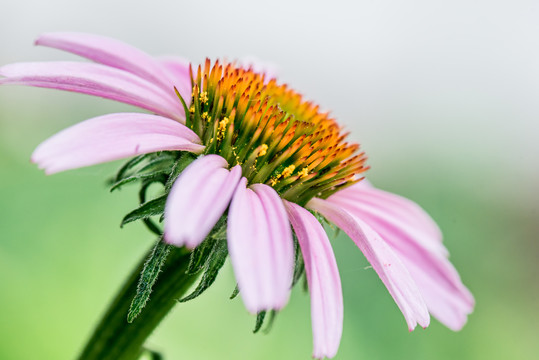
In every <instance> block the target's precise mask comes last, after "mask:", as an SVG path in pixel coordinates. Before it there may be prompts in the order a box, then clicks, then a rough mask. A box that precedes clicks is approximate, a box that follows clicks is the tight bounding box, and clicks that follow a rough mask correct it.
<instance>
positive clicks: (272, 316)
mask: <svg viewBox="0 0 539 360" xmlns="http://www.w3.org/2000/svg"><path fill="white" fill-rule="evenodd" d="M276 316H277V311H275V310H271V311H270V318H269V320H268V322H267V324H266V328H265V329H264V334H268V333H269V332H270V331H271V328H272V327H273V323H274V322H275V317H276Z"/></svg>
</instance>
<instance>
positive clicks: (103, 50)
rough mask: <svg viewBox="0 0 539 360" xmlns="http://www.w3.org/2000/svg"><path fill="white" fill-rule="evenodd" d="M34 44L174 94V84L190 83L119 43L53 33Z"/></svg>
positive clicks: (105, 39)
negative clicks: (105, 66) (59, 51)
mask: <svg viewBox="0 0 539 360" xmlns="http://www.w3.org/2000/svg"><path fill="white" fill-rule="evenodd" d="M36 45H43V46H48V47H52V48H56V49H60V50H64V51H67V52H70V53H73V54H77V55H79V56H82V57H85V58H87V59H90V60H93V61H95V62H98V63H101V64H104V65H107V66H111V67H114V68H117V69H121V70H125V71H127V72H130V73H132V74H135V75H137V76H139V77H141V78H143V79H146V80H148V81H149V82H151V83H154V84H158V85H159V86H160V87H162V88H163V89H164V90H165V91H166V92H170V93H171V94H173V93H174V85H176V86H178V85H179V84H182V85H183V84H187V85H188V86H189V87H190V86H191V80H190V77H189V76H188V75H189V74H185V75H184V76H182V77H181V78H178V77H176V78H175V79H173V78H172V76H171V74H170V72H169V71H168V69H167V68H166V67H165V66H163V65H162V64H161V63H160V62H159V61H157V60H156V59H154V58H153V57H152V56H150V55H148V54H146V53H145V52H143V51H141V50H139V49H137V48H136V47H133V46H131V45H129V44H126V43H124V42H122V41H119V40H116V39H112V38H109V37H105V36H99V35H94V34H86V33H73V32H55V33H45V34H42V35H41V36H40V37H39V38H38V39H37V40H36Z"/></svg>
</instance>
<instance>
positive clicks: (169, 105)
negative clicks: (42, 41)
mask: <svg viewBox="0 0 539 360" xmlns="http://www.w3.org/2000/svg"><path fill="white" fill-rule="evenodd" d="M0 75H1V76H4V78H0V85H1V84H15V85H28V86H36V87H44V88H50V89H59V90H66V91H73V92H78V93H82V94H88V95H94V96H100V97H103V98H106V99H111V100H116V101H120V102H123V103H126V104H130V105H134V106H138V107H140V108H143V109H146V110H149V111H152V112H155V113H156V114H159V115H163V116H166V117H170V118H172V119H175V120H178V121H181V122H183V121H185V115H184V110H183V107H182V105H181V102H180V100H179V99H177V98H176V95H175V94H174V90H171V91H170V93H167V92H165V91H164V90H163V89H161V88H160V87H158V86H156V85H154V84H152V83H150V82H148V81H146V80H144V79H142V78H140V77H138V76H136V75H133V74H131V73H128V72H126V71H123V70H120V69H115V68H111V67H108V66H105V65H100V64H93V63H77V62H67V61H66V62H61V61H58V62H35V63H15V64H9V65H5V66H2V67H0Z"/></svg>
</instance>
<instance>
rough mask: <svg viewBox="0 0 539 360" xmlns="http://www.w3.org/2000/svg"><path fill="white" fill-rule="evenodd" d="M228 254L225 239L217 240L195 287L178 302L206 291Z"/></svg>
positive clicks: (190, 298) (191, 298)
mask: <svg viewBox="0 0 539 360" xmlns="http://www.w3.org/2000/svg"><path fill="white" fill-rule="evenodd" d="M227 256H228V249H227V244H226V241H223V240H218V241H216V242H215V245H214V246H213V249H212V252H211V254H210V255H209V256H208V260H207V261H206V264H205V271H204V274H203V275H202V278H201V279H200V282H199V283H198V285H197V287H196V289H195V290H194V291H193V292H192V293H191V294H190V295H188V296H186V297H184V298H183V299H180V300H179V301H180V302H186V301H189V300H193V299H194V298H196V297H198V296H199V295H200V294H202V293H203V292H204V291H206V290H207V289H208V288H209V287H210V286H211V285H212V284H213V282H214V281H215V279H216V277H217V274H218V273H219V270H220V269H221V268H222V267H223V265H224V264H225V260H226V257H227Z"/></svg>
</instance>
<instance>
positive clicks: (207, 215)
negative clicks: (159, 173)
mask: <svg viewBox="0 0 539 360" xmlns="http://www.w3.org/2000/svg"><path fill="white" fill-rule="evenodd" d="M227 167H228V163H227V161H226V160H225V159H224V158H222V157H221V156H219V155H206V156H203V157H201V158H199V159H197V160H195V161H194V162H193V163H191V164H190V165H189V166H188V167H187V168H186V169H185V170H184V171H183V172H182V173H181V175H180V176H179V177H178V179H177V180H176V182H175V183H174V185H173V186H172V189H171V191H170V194H169V195H168V198H167V203H166V206H165V241H166V242H168V243H169V244H174V245H176V246H187V247H188V248H191V249H192V248H195V247H196V246H198V245H199V244H200V243H201V242H202V241H203V240H204V239H205V238H206V236H208V234H209V233H210V231H211V230H212V228H213V227H214V226H215V224H216V223H217V221H218V220H219V218H220V217H221V216H222V215H223V213H224V212H225V210H226V208H227V207H228V204H229V203H230V199H231V198H232V195H233V194H234V190H235V189H236V187H237V185H238V182H239V180H240V177H241V166H239V165H237V166H235V167H233V168H232V170H228V169H226V168H227Z"/></svg>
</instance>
